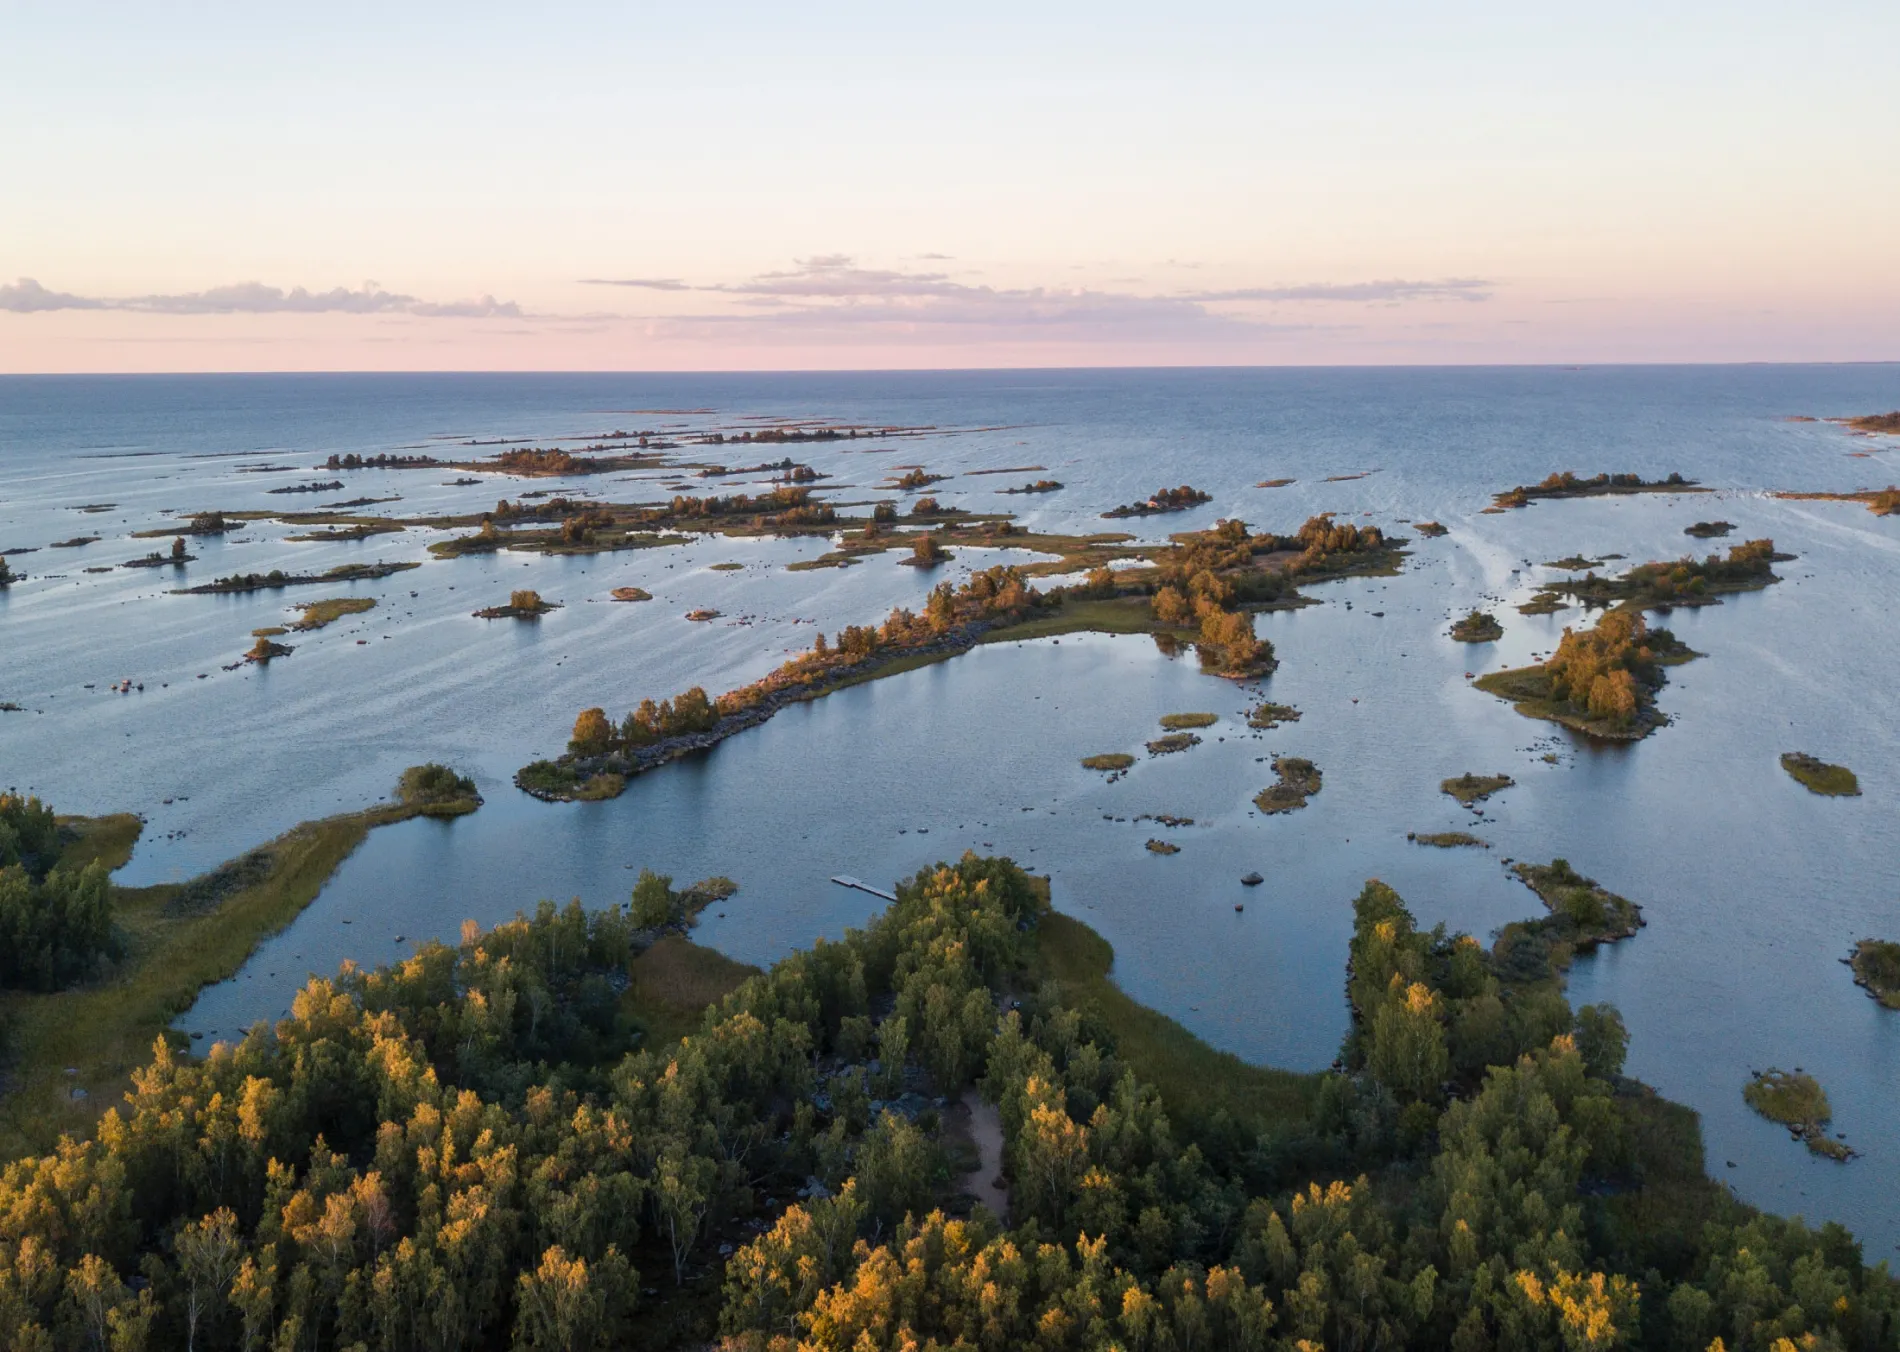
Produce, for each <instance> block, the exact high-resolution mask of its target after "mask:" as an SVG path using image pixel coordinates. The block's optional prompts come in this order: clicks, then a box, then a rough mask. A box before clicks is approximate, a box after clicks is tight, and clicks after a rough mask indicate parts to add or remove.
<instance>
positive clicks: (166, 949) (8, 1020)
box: [0, 804, 466, 1159]
mask: <svg viewBox="0 0 1900 1352" xmlns="http://www.w3.org/2000/svg"><path fill="white" fill-rule="evenodd" d="M442 810H443V805H441V804H432V805H427V806H414V807H412V806H404V805H396V804H390V805H386V806H380V807H374V808H370V809H368V810H367V811H363V812H350V813H345V814H343V815H341V816H337V817H326V818H324V819H322V820H320V821H313V822H304V823H303V824H302V825H300V826H296V827H293V828H292V829H291V830H289V831H287V832H285V833H284V834H283V835H281V836H279V837H278V838H277V839H276V840H273V841H271V842H270V843H269V844H267V845H264V846H262V847H260V849H258V850H256V851H252V852H250V856H254V857H255V860H256V863H255V864H252V863H251V862H250V860H249V859H248V858H247V866H246V867H244V868H242V869H236V870H231V871H230V872H228V873H227V874H226V876H227V877H229V876H233V875H235V876H236V877H237V878H238V879H239V880H240V885H238V886H236V887H235V889H233V890H226V889H218V888H205V887H202V886H201V887H200V888H199V889H198V890H197V891H195V892H194V891H193V890H192V889H193V884H192V883H166V884H161V885H159V886H155V887H136V888H128V887H115V888H114V889H113V905H114V911H115V917H116V919H117V920H118V922H119V925H120V927H121V928H122V929H123V931H124V932H125V936H126V940H127V948H128V953H127V957H126V960H125V961H124V963H122V964H121V966H120V968H119V971H118V972H117V973H116V974H115V975H114V976H113V977H112V978H110V979H109V980H107V981H105V982H102V983H99V984H97V985H92V986H83V987H78V988H75V989H72V990H66V991H60V992H57V993H55V994H51V995H37V994H25V993H14V994H12V995H9V996H7V997H5V998H4V999H3V1000H0V1022H3V1023H4V1024H5V1025H6V1026H7V1028H8V1030H9V1035H10V1045H9V1047H8V1054H9V1066H8V1074H7V1081H6V1093H5V1097H4V1098H3V1099H0V1159H16V1158H18V1157H20V1156H21V1155H25V1154H35V1153H44V1152H46V1151H48V1150H51V1149H52V1148H53V1147H54V1145H55V1144H56V1143H57V1141H58V1138H59V1136H60V1135H61V1134H62V1133H65V1132H84V1131H86V1130H88V1129H90V1128H91V1126H92V1124H93V1123H94V1122H95V1121H96V1120H97V1119H98V1117H99V1115H100V1114H101V1113H103V1112H104V1111H105V1110H106V1109H107V1108H110V1107H112V1106H114V1105H115V1104H116V1103H117V1102H118V1101H119V1098H120V1095H121V1094H122V1092H123V1091H124V1090H125V1089H126V1087H127V1086H128V1084H129V1080H130V1075H131V1072H132V1071H133V1070H134V1069H136V1068H138V1067H140V1066H143V1065H145V1064H147V1063H148V1062H149V1061H150V1059H151V1053H152V1043H153V1041H154V1040H155V1039H157V1038H159V1037H161V1036H165V1035H166V1029H167V1027H168V1026H169V1025H170V1023H171V1021H172V1020H173V1019H175V1018H176V1017H177V1016H178V1015H179V1014H181V1013H183V1012H184V1011H185V1010H187V1009H189V1008H190V1007H191V1005H192V1002H193V1001H194V1000H196V999H197V997H198V992H199V991H200V990H202V989H203V988H204V987H205V986H208V985H210V984H212V983H213V982H217V981H223V980H226V979H227V978H229V977H231V976H232V975H233V974H235V973H236V972H237V970H238V968H240V967H241V966H243V965H244V961H245V959H246V958H248V957H250V955H251V953H252V951H253V950H254V949H255V948H256V947H257V944H258V942H259V941H260V940H262V939H263V938H265V937H266V936H267V935H271V934H275V933H276V932H277V931H279V930H281V929H283V928H284V927H285V926H286V925H288V924H289V923H290V922H291V921H292V920H294V919H296V917H297V915H298V914H299V913H300V912H301V911H302V910H303V908H304V907H306V906H308V905H309V904H310V902H311V901H312V900H313V899H315V897H316V895H317V893H318V892H319V891H321V890H322V888H323V885H324V884H325V883H326V882H328V881H329V879H330V875H331V874H332V873H334V872H335V871H336V869H337V866H338V865H340V864H341V863H342V862H343V861H344V860H345V859H347V858H348V857H349V856H350V854H351V852H352V851H354V850H355V849H356V847H357V846H358V845H360V844H361V843H362V842H363V838H364V837H365V836H367V835H368V834H369V832H370V831H371V830H372V829H373V828H375V827H378V826H386V825H389V824H390V823H392V822H399V821H406V820H408V819H409V818H411V817H416V816H421V815H425V814H429V815H435V814H438V813H440V812H441V811H442ZM464 810H466V809H464ZM128 823H130V825H128ZM73 825H74V827H75V829H76V830H77V831H78V832H79V839H78V841H76V842H75V844H74V845H73V846H71V847H69V850H68V853H67V855H66V856H65V857H66V858H67V859H69V860H74V861H83V860H84V859H86V858H97V859H101V860H103V861H105V862H106V863H108V864H113V865H115V866H116V865H117V864H123V863H124V862H125V860H126V859H127V858H129V857H130V853H131V845H132V842H133V841H134V840H136V838H137V830H136V825H137V818H128V817H124V816H118V817H105V818H97V819H94V820H92V821H90V822H86V823H73ZM234 862H235V861H234ZM224 867H225V868H226V869H230V866H224ZM265 869H267V871H263V870H265ZM217 872H219V870H213V873H214V874H215V873H217ZM260 873H261V876H259V875H260ZM210 876H211V875H207V878H209V877H210ZM194 881H197V880H194ZM207 894H209V897H210V901H209V904H207V905H204V906H202V907H199V906H179V905H174V903H175V902H178V901H179V900H180V899H181V898H189V897H193V896H203V895H207ZM69 1068H70V1069H71V1071H72V1072H73V1073H71V1074H68V1073H67V1071H68V1069H69ZM75 1090H83V1091H84V1094H83V1096H82V1097H78V1098H75V1097H74V1094H73V1091H75Z"/></svg>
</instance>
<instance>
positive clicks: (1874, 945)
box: [1848, 939, 1900, 1009]
mask: <svg viewBox="0 0 1900 1352" xmlns="http://www.w3.org/2000/svg"><path fill="white" fill-rule="evenodd" d="M1848 966H1850V967H1851V968H1853V970H1854V984H1855V985H1857V986H1864V987H1866V988H1867V993H1868V994H1869V995H1871V996H1873V997H1874V999H1876V1000H1878V1001H1880V1003H1881V1004H1883V1005H1885V1006H1886V1007H1887V1008H1888V1009H1900V944H1896V943H1892V942H1890V941H1888V940H1885V939H1862V940H1861V941H1860V942H1859V943H1857V944H1855V945H1854V955H1853V957H1851V958H1849V959H1848Z"/></svg>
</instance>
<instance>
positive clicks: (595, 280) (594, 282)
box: [581, 277, 698, 291]
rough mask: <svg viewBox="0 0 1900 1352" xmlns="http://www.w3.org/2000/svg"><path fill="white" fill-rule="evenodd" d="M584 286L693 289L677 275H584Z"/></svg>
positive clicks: (582, 281) (661, 289) (665, 289)
mask: <svg viewBox="0 0 1900 1352" xmlns="http://www.w3.org/2000/svg"><path fill="white" fill-rule="evenodd" d="M581 285H582V286H639V287H645V288H646V289H647V290H648V291H693V290H697V289H698V288H696V287H693V286H689V285H687V284H686V283H685V282H682V281H681V280H680V279H679V278H677V277H583V278H581Z"/></svg>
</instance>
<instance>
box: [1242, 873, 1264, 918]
mask: <svg viewBox="0 0 1900 1352" xmlns="http://www.w3.org/2000/svg"><path fill="white" fill-rule="evenodd" d="M1265 881H1266V879H1265V878H1262V877H1261V876H1260V875H1259V874H1258V873H1247V874H1243V875H1241V879H1240V885H1241V886H1242V887H1258V886H1260V884H1261V883H1264V882H1265ZM1234 909H1235V910H1239V909H1240V908H1239V907H1238V906H1236V907H1235V908H1234Z"/></svg>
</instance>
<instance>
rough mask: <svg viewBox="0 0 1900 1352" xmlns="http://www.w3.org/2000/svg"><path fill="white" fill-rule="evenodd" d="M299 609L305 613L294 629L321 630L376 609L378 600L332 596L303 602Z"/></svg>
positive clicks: (373, 598) (367, 597) (368, 597)
mask: <svg viewBox="0 0 1900 1352" xmlns="http://www.w3.org/2000/svg"><path fill="white" fill-rule="evenodd" d="M297 609H298V610H300V611H302V612H303V616H302V618H301V619H299V620H298V621H297V622H296V623H295V624H293V625H291V626H290V627H291V628H292V629H299V630H310V629H321V628H323V626H324V625H326V624H332V623H334V622H335V621H337V620H340V619H342V618H343V617H344V616H345V615H361V614H362V613H363V612H364V611H366V610H374V609H376V598H375V597H373V596H331V597H326V598H325V599H324V600H321V601H305V602H302V603H301V604H299V605H298V606H297ZM279 632H281V631H279Z"/></svg>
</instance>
